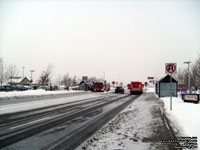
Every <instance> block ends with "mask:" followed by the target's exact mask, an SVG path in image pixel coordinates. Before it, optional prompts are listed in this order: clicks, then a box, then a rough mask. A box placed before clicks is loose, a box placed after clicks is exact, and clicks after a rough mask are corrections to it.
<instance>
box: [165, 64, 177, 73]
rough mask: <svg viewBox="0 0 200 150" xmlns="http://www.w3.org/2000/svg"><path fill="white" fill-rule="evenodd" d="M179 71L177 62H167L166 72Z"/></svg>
mask: <svg viewBox="0 0 200 150" xmlns="http://www.w3.org/2000/svg"><path fill="white" fill-rule="evenodd" d="M176 72H177V66H176V63H166V64H165V73H166V74H175V73H176Z"/></svg>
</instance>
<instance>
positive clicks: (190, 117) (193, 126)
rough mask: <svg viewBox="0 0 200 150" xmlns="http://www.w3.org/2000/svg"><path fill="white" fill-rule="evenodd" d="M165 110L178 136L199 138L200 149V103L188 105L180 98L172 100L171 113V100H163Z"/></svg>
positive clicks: (167, 98) (166, 98)
mask: <svg viewBox="0 0 200 150" xmlns="http://www.w3.org/2000/svg"><path fill="white" fill-rule="evenodd" d="M161 99H162V101H163V102H164V108H165V111H166V114H167V116H168V118H169V119H170V121H171V124H172V126H173V127H174V129H175V130H176V128H177V127H178V130H176V131H175V132H177V133H179V134H180V135H178V136H188V137H197V138H198V147H199V149H200V119H199V118H200V103H199V104H195V103H187V102H184V101H183V100H182V99H181V98H180V97H178V98H177V97H173V98H172V111H170V98H169V97H165V98H161Z"/></svg>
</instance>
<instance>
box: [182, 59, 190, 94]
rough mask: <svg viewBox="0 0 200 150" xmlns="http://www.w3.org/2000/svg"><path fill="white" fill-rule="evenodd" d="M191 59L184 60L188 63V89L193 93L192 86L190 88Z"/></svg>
mask: <svg viewBox="0 0 200 150" xmlns="http://www.w3.org/2000/svg"><path fill="white" fill-rule="evenodd" d="M190 63H191V62H190V61H187V62H184V64H188V90H189V92H190V93H191V88H190Z"/></svg>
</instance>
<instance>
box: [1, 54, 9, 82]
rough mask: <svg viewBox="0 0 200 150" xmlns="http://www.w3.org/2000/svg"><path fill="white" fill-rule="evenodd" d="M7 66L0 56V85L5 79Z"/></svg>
mask: <svg viewBox="0 0 200 150" xmlns="http://www.w3.org/2000/svg"><path fill="white" fill-rule="evenodd" d="M6 77H7V68H6V65H5V64H4V61H3V58H2V57H0V85H1V86H2V85H3V83H4V82H5V81H6V80H7V78H6Z"/></svg>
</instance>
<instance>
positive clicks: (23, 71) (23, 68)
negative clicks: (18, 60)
mask: <svg viewBox="0 0 200 150" xmlns="http://www.w3.org/2000/svg"><path fill="white" fill-rule="evenodd" d="M22 68H23V78H24V69H25V68H26V67H22Z"/></svg>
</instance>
